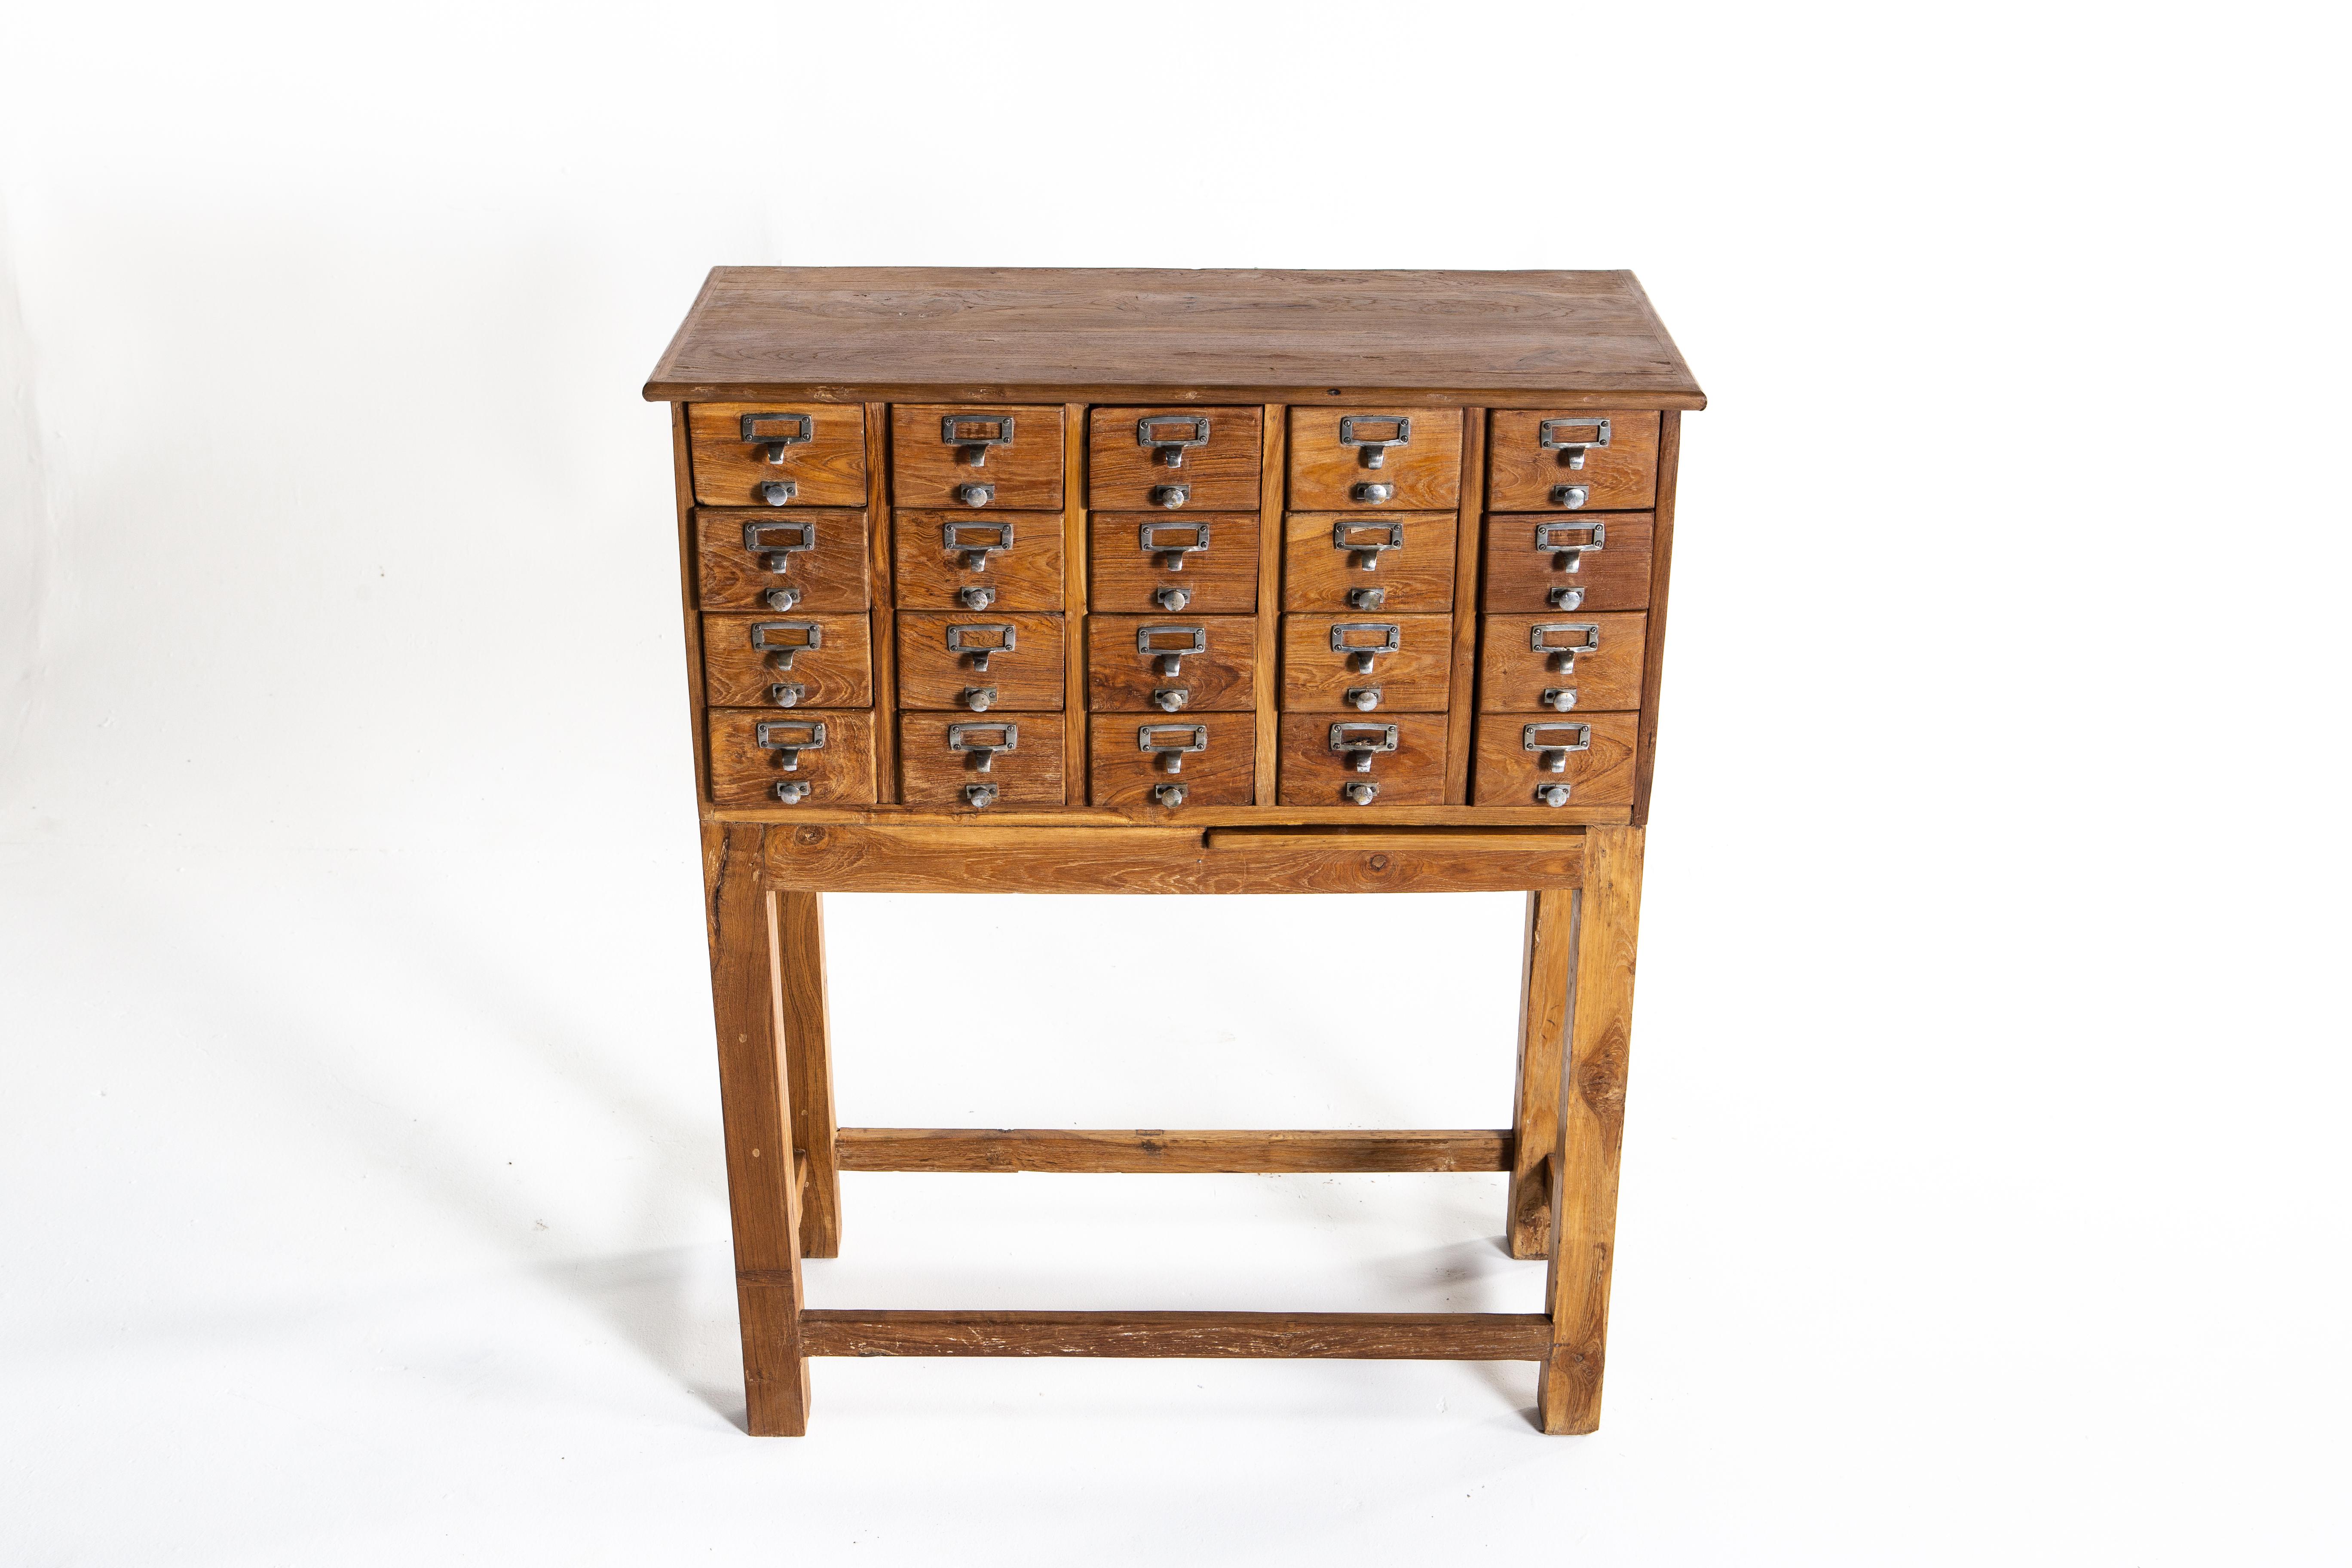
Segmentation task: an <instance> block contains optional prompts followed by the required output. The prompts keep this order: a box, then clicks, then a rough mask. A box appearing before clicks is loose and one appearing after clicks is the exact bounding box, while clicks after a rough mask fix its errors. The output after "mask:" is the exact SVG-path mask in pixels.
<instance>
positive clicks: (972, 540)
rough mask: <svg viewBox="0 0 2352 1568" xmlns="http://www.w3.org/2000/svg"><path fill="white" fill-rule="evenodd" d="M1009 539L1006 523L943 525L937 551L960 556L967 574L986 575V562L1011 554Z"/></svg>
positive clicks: (1009, 530)
mask: <svg viewBox="0 0 2352 1568" xmlns="http://www.w3.org/2000/svg"><path fill="white" fill-rule="evenodd" d="M965 488H966V489H969V488H971V487H969V486H967V487H965ZM974 504H975V505H976V504H978V503H976V502H975V503H974ZM1012 548H1013V524H1012V522H1011V521H1009V520H1008V521H1003V522H944V523H941V524H940V549H942V550H944V551H947V552H949V553H950V554H952V555H961V556H962V557H963V569H964V570H965V571H967V572H985V571H987V570H988V558H989V557H990V556H992V555H1003V554H1004V553H1006V552H1009V551H1010V550H1012Z"/></svg>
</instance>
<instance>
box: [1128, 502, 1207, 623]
mask: <svg viewBox="0 0 2352 1568" xmlns="http://www.w3.org/2000/svg"><path fill="white" fill-rule="evenodd" d="M1171 535H1174V536H1176V537H1179V538H1182V537H1186V536H1189V537H1190V539H1191V542H1190V543H1186V544H1171V543H1170V542H1169V538H1170V536H1171ZM1135 542H1136V544H1137V546H1138V547H1139V548H1140V549H1144V550H1149V551H1150V552H1151V553H1153V554H1154V555H1157V556H1158V557H1160V559H1159V560H1158V561H1157V562H1155V563H1153V564H1154V565H1156V566H1158V567H1159V568H1160V570H1161V571H1162V572H1181V571H1182V570H1184V557H1186V556H1187V555H1198V554H1199V553H1200V552H1202V551H1203V550H1206V549H1207V548H1209V525H1208V524H1207V523H1205V522H1147V523H1145V524H1144V525H1143V526H1142V527H1140V528H1139V529H1137V530H1136V531H1135ZM1177 608H1179V609H1181V608H1183V606H1182V605H1178V606H1177Z"/></svg>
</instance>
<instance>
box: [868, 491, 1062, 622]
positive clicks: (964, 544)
mask: <svg viewBox="0 0 2352 1568" xmlns="http://www.w3.org/2000/svg"><path fill="white" fill-rule="evenodd" d="M890 526H891V528H892V530H893V535H892V537H893V540H894V549H893V552H892V565H893V567H894V568H895V576H896V591H897V594H898V607H899V608H901V609H908V610H961V609H964V608H966V605H964V602H963V600H962V599H961V598H959V597H958V596H957V595H960V594H961V593H962V592H963V591H964V590H965V589H967V588H993V589H995V590H996V599H995V602H994V603H992V605H989V608H990V609H992V610H1058V609H1061V608H1062V607H1063V601H1062V514H1061V513H1059V512H1056V511H994V510H990V511H986V512H981V513H973V512H971V511H969V510H960V511H900V512H894V513H892V514H891V519H890ZM950 529H953V530H955V532H954V533H953V534H952V535H950V533H949V530H950ZM1007 533H1009V534H1010V535H1011V536H1012V543H1011V545H1010V546H1009V547H1008V548H1006V549H1005V550H1004V551H1003V552H1002V553H992V552H986V551H983V552H982V559H984V560H985V561H986V562H987V563H988V564H987V565H985V566H982V567H979V568H976V569H975V568H973V567H971V566H969V565H967V564H966V563H967V562H968V561H970V560H971V559H972V550H971V546H974V545H982V546H987V545H997V544H1002V543H1003V542H1004V539H1005V536H1006V534H1007ZM950 537H952V538H954V539H955V540H956V541H957V542H958V545H959V546H960V548H956V549H950V548H949V546H948V540H949V539H950Z"/></svg>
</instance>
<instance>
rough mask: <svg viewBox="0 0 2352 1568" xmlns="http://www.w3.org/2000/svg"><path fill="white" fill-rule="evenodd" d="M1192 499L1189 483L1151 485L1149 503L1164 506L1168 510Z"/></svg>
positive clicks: (1172, 509) (1174, 508)
mask: <svg viewBox="0 0 2352 1568" xmlns="http://www.w3.org/2000/svg"><path fill="white" fill-rule="evenodd" d="M1188 500H1192V486H1190V485H1154V486H1152V487H1151V504H1152V505H1153V506H1160V507H1166V508H1167V509H1168V510H1170V511H1174V510H1176V509H1177V508H1178V507H1180V506H1182V505H1183V504H1184V503H1185V502H1186V501H1188Z"/></svg>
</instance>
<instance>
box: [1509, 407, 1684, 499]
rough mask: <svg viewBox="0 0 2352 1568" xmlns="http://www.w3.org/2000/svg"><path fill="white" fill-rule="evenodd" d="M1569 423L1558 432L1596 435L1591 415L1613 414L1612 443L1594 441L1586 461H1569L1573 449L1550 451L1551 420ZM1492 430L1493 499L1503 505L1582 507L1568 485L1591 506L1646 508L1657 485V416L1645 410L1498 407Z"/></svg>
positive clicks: (1573, 436)
mask: <svg viewBox="0 0 2352 1568" xmlns="http://www.w3.org/2000/svg"><path fill="white" fill-rule="evenodd" d="M1547 419H1550V420H1558V421H1561V422H1563V426H1564V427H1556V428H1555V429H1554V431H1553V436H1554V438H1555V439H1558V440H1560V441H1563V442H1571V441H1578V440H1585V441H1588V442H1589V441H1590V440H1591V439H1592V438H1594V437H1598V436H1599V435H1600V431H1599V429H1598V427H1596V426H1593V425H1592V424H1591V421H1592V420H1595V419H1606V420H1608V421H1609V445H1607V446H1606V447H1598V446H1591V445H1588V446H1586V447H1585V448H1584V466H1583V467H1582V468H1570V466H1569V465H1570V460H1571V458H1573V456H1574V454H1573V452H1572V451H1570V450H1568V449H1566V448H1561V449H1557V450H1547V449H1546V448H1545V447H1543V445H1542V439H1541V432H1542V428H1543V423H1544V421H1545V420H1547ZM1490 430H1491V432H1492V433H1491V434H1490V435H1489V436H1488V437H1487V443H1486V449H1487V473H1486V497H1487V499H1486V504H1487V505H1488V506H1489V507H1491V508H1493V509H1494V510H1496V511H1549V512H1566V511H1570V510H1576V509H1575V508H1571V507H1570V506H1569V504H1568V501H1567V500H1566V499H1565V498H1563V497H1562V496H1561V495H1560V493H1559V492H1560V490H1561V488H1562V487H1564V486H1573V487H1576V488H1578V489H1582V490H1584V492H1585V499H1584V500H1583V501H1581V502H1580V503H1579V504H1580V508H1581V510H1587V511H1643V510H1648V508H1649V506H1650V503H1651V500H1652V498H1653V497H1654V495H1655V494H1656V489H1657V470H1658V416H1657V415H1656V414H1655V413H1654V412H1643V411H1642V410H1639V409H1622V408H1611V409H1601V410H1593V409H1573V408H1545V409H1503V408H1498V409H1496V411H1495V416H1494V421H1493V424H1492V425H1491V426H1490Z"/></svg>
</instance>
